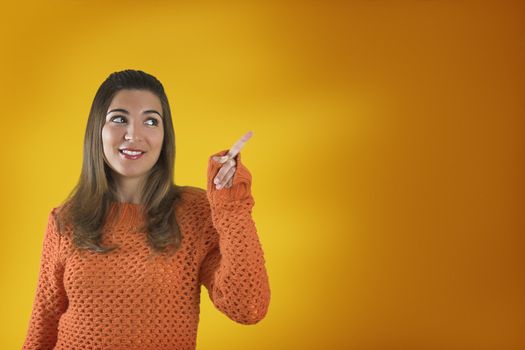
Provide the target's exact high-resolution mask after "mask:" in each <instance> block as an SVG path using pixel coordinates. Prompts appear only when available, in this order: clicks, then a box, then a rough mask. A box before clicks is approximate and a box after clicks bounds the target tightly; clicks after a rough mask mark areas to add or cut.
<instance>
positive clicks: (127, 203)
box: [23, 70, 270, 350]
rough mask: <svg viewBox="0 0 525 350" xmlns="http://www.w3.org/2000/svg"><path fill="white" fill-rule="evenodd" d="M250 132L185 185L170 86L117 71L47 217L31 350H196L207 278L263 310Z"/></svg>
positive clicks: (216, 289) (218, 293) (245, 318)
mask: <svg viewBox="0 0 525 350" xmlns="http://www.w3.org/2000/svg"><path fill="white" fill-rule="evenodd" d="M250 136H251V132H250V133H247V134H246V135H245V136H244V137H243V138H241V140H239V142H237V143H236V144H235V145H234V146H233V147H232V149H230V150H229V151H228V150H223V151H221V152H218V153H216V154H214V155H213V156H211V157H210V158H209V160H208V170H207V171H208V181H207V189H206V190H204V189H201V188H198V187H192V186H177V185H175V184H174V183H173V175H174V159H175V135H174V131H173V125H172V120H171V113H170V107H169V104H168V99H167V97H166V94H165V92H164V88H163V86H162V84H161V83H160V82H159V81H158V80H157V79H156V78H155V77H153V76H152V75H150V74H147V73H145V72H143V71H139V70H124V71H120V72H115V73H113V74H111V75H110V76H109V77H108V78H107V79H106V80H105V81H104V82H103V83H102V85H101V86H100V88H99V89H98V91H97V93H96V95H95V98H94V101H93V104H92V106H91V111H90V113H89V119H88V122H87V128H86V133H85V138H84V159H83V163H82V172H81V175H80V179H79V182H78V184H77V186H76V187H75V188H74V190H73V191H72V192H71V194H70V195H69V196H68V198H66V199H65V200H64V202H63V203H62V204H61V205H60V206H58V207H56V208H53V209H52V210H51V212H50V213H49V216H48V224H47V228H46V232H45V236H44V241H43V248H42V254H41V260H40V274H39V279H38V284H37V290H36V295H35V299H34V303H33V310H32V314H31V319H30V322H29V327H28V332H27V336H26V339H25V342H24V346H23V349H68V350H71V349H112V350H115V349H195V347H196V335H197V334H196V333H197V327H198V321H199V303H200V286H201V285H204V286H205V287H206V288H207V290H208V295H209V297H210V299H211V300H212V302H213V304H214V305H215V307H217V309H218V310H220V311H221V312H222V313H224V314H225V315H226V316H228V317H229V318H231V319H232V320H234V321H236V322H239V323H241V324H255V323H257V322H259V321H260V320H261V319H263V318H264V316H265V315H266V313H267V311H268V306H269V302H270V289H269V282H268V276H267V272H266V268H265V260H264V256H263V250H262V247H261V244H260V241H259V239H258V235H257V231H256V228H255V223H254V221H253V219H252V216H251V212H252V207H253V205H254V203H255V202H254V199H253V197H252V195H251V174H250V172H249V171H248V169H247V168H246V167H245V166H244V165H243V164H242V163H241V157H240V153H239V152H240V149H241V148H242V146H243V145H244V143H245V142H246V141H247V140H248V139H249V138H250Z"/></svg>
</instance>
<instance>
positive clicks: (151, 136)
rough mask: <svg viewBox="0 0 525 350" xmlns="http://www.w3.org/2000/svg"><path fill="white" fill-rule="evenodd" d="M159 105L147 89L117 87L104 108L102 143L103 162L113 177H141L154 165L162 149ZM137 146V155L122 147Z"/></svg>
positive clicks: (161, 123) (162, 137) (130, 147)
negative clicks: (108, 167)
mask: <svg viewBox="0 0 525 350" xmlns="http://www.w3.org/2000/svg"><path fill="white" fill-rule="evenodd" d="M161 116H162V105H161V103H160V99H159V98H158V97H157V95H155V94H154V93H152V92H150V91H147V90H120V91H119V92H117V94H116V95H115V97H114V98H113V100H112V101H111V103H110V105H109V108H108V110H107V111H106V122H105V124H104V127H103V128H102V144H103V148H104V156H105V158H106V162H108V165H109V166H110V168H111V169H113V171H114V172H115V173H116V175H117V177H119V175H120V177H123V178H137V179H140V178H143V177H144V176H145V175H146V174H147V173H148V172H149V170H150V169H151V168H152V167H153V165H155V163H156V162H157V159H158V158H159V155H160V151H161V149H162V141H163V139H164V124H163V122H162V117H161ZM125 148H128V149H130V150H139V151H141V152H143V153H142V154H141V155H139V156H135V155H125V154H124V153H123V152H122V149H125Z"/></svg>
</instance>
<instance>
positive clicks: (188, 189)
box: [179, 186, 208, 205]
mask: <svg viewBox="0 0 525 350" xmlns="http://www.w3.org/2000/svg"><path fill="white" fill-rule="evenodd" d="M179 189H180V194H181V199H182V201H183V202H187V203H189V204H192V205H195V204H204V205H206V204H207V203H208V197H207V195H206V190H205V189H203V188H200V187H195V186H179Z"/></svg>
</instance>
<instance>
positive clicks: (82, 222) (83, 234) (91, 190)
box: [57, 69, 182, 253]
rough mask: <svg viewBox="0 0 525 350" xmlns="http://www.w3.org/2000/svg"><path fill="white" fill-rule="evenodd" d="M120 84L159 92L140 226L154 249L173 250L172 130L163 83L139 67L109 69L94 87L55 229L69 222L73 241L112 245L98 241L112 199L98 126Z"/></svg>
mask: <svg viewBox="0 0 525 350" xmlns="http://www.w3.org/2000/svg"><path fill="white" fill-rule="evenodd" d="M122 89H139V90H147V91H150V92H152V93H154V94H155V95H157V96H158V97H159V99H160V101H161V104H162V112H163V113H162V114H163V124H164V140H163V143H162V150H161V152H160V155H159V159H158V161H157V163H156V164H155V165H154V166H153V167H152V169H151V170H150V172H149V174H148V176H147V179H146V181H145V182H144V184H143V186H142V188H141V193H140V194H139V195H140V197H141V204H144V215H145V224H144V226H143V227H141V228H140V229H141V230H145V231H146V232H147V238H148V244H149V246H150V247H152V248H153V250H154V251H155V252H159V253H162V252H166V251H167V252H169V251H170V250H169V247H171V248H172V249H171V252H172V253H174V252H175V251H176V250H178V248H179V247H180V244H181V241H182V234H181V232H180V229H179V225H178V223H177V220H176V217H175V204H176V202H177V201H178V200H179V199H180V191H181V187H179V186H177V185H175V184H174V182H173V174H174V162H175V133H174V130H173V123H172V120H171V111H170V106H169V103H168V98H167V96H166V93H165V92H164V87H163V86H162V84H161V82H160V81H159V80H157V78H155V77H154V76H152V75H150V74H148V73H145V72H143V71H141V70H131V69H127V70H123V71H119V72H114V73H112V74H110V75H109V76H108V77H107V78H106V80H105V81H104V82H103V83H102V84H101V85H100V87H99V88H98V91H97V93H96V95H95V98H94V100H93V103H92V105H91V110H90V112H89V118H88V121H87V126H86V131H85V135H84V152H83V161H82V171H81V174H80V179H79V181H78V184H77V185H76V186H75V188H74V189H73V190H72V191H71V193H70V194H69V195H68V197H67V198H66V199H65V200H64V201H63V203H62V205H61V206H60V210H59V212H58V213H57V214H58V215H57V223H58V226H59V227H60V229H59V231H62V228H63V227H64V225H66V224H70V225H71V226H72V227H73V242H74V245H75V246H76V247H77V248H78V249H84V250H90V251H93V252H98V253H109V252H111V251H113V250H114V249H116V248H117V247H115V246H113V247H109V248H108V247H104V246H102V245H101V242H102V228H103V226H104V223H105V221H106V218H107V214H108V211H109V209H110V205H111V202H112V201H117V193H116V186H115V181H114V179H113V177H112V174H111V172H112V170H111V168H110V167H109V166H108V164H107V163H106V160H105V157H104V151H103V147H102V128H103V126H104V123H105V116H106V111H107V109H108V107H109V105H110V104H111V101H112V99H113V97H114V96H115V94H116V93H117V92H118V91H119V90H122ZM117 215H118V214H117Z"/></svg>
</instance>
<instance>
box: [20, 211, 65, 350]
mask: <svg viewBox="0 0 525 350" xmlns="http://www.w3.org/2000/svg"><path fill="white" fill-rule="evenodd" d="M55 209H56V208H54V209H53V210H52V211H51V213H50V214H49V216H48V222H47V227H46V231H45V235H44V240H43V243H42V252H41V256H40V272H39V277H38V283H37V287H36V293H35V297H34V301H33V310H32V313H31V318H30V321H29V327H28V331H27V335H26V338H25V342H24V345H23V348H22V349H23V350H29V349H39V350H44V349H53V348H54V346H55V343H56V341H57V333H58V329H57V328H58V321H59V319H60V316H61V315H62V314H63V313H64V312H65V310H66V309H67V305H68V300H67V295H66V292H65V290H64V284H63V274H64V264H63V262H62V261H61V259H60V255H59V250H60V243H61V242H60V241H61V239H60V236H59V234H58V230H57V225H56V220H55Z"/></svg>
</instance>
